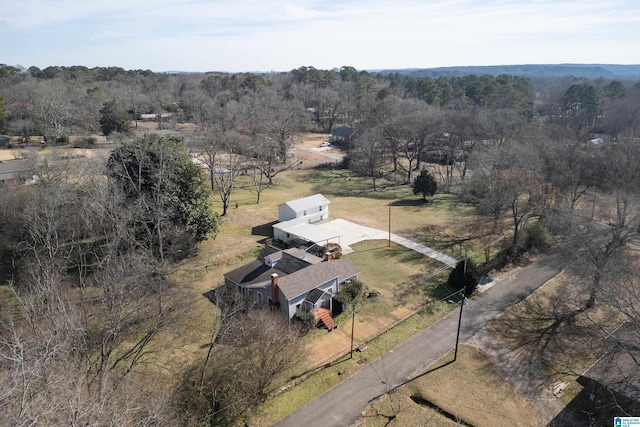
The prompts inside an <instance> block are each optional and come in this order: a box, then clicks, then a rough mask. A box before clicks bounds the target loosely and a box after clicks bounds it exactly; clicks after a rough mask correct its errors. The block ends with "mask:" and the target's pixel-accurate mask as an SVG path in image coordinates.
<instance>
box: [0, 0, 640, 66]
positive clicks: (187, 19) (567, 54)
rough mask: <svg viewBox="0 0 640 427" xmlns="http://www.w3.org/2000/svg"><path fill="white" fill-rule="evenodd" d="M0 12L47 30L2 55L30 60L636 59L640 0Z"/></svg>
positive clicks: (397, 62)
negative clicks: (30, 45)
mask: <svg viewBox="0 0 640 427" xmlns="http://www.w3.org/2000/svg"><path fill="white" fill-rule="evenodd" d="M0 11H1V13H0V22H4V23H5V25H6V26H7V27H8V28H9V31H7V30H4V29H3V28H2V25H1V24H0V36H4V38H5V39H7V38H8V37H9V36H11V37H12V38H13V37H14V36H15V33H16V32H21V33H22V34H24V35H28V36H29V37H33V38H34V39H35V38H37V37H38V34H39V33H40V32H42V34H43V35H47V38H42V39H41V40H38V42H37V43H36V42H34V43H33V45H34V46H38V47H40V46H41V47H42V50H41V51H40V50H38V51H37V52H36V51H33V52H29V51H25V49H18V48H15V49H12V51H10V52H7V53H6V54H8V57H5V58H3V61H4V62H7V63H22V64H28V65H38V66H47V65H51V64H53V63H58V64H61V65H71V64H82V65H88V66H95V65H112V64H113V65H119V66H124V67H125V68H151V69H154V70H166V69H184V70H194V71H204V70H213V69H217V70H229V71H242V70H257V69H262V70H272V69H273V70H288V69H291V68H295V67H298V66H301V65H314V66H316V67H321V68H330V67H335V66H341V65H353V66H355V67H356V68H360V69H362V68H383V67H430V66H445V65H481V64H507V63H541V62H544V63H552V62H614V63H640V49H638V46H640V32H639V31H638V28H640V27H639V25H640V5H638V4H636V3H635V1H633V0H628V1H625V0H601V1H595V0H553V1H551V0H532V1H518V0H503V1H489V0H458V1H440V2H431V1H429V2H426V1H421V0H399V1H394V2H390V1H382V0H376V1H368V0H348V1H338V0H336V1H320V0H298V1H296V0H284V1H278V0H264V1H261V0H238V1H234V0H219V1H215V2H214V1H206V0H198V1H196V0H138V1H134V2H132V1H128V0H92V1H83V0H57V1H56V0H37V1H36V0H22V1H15V0H10V1H9V0H0ZM36 29H37V30H38V31H34V30H36ZM72 31H73V32H72ZM58 35H60V38H57V37H58ZM70 40H73V41H74V42H77V44H76V45H73V44H71V42H70ZM87 41H88V42H87ZM132 46H135V47H136V48H132ZM140 46H144V49H143V50H140V48H139V47H140ZM39 52H42V53H39ZM44 52H47V53H46V54H45V53H44ZM45 55H46V56H45ZM56 59H57V60H56ZM605 59H606V60H605ZM105 61H110V62H109V63H105Z"/></svg>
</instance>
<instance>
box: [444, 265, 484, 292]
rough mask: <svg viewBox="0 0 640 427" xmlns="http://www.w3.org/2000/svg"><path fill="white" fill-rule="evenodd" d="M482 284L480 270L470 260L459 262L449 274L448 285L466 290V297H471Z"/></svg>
mask: <svg viewBox="0 0 640 427" xmlns="http://www.w3.org/2000/svg"><path fill="white" fill-rule="evenodd" d="M478 282H480V275H479V274H478V269H477V268H476V265H475V264H474V262H473V261H471V260H470V259H467V260H461V261H458V263H457V264H456V267H455V268H454V269H453V270H451V273H449V279H448V280H447V283H448V284H449V285H450V286H452V287H453V288H455V289H464V293H465V295H471V294H473V292H474V291H475V290H476V287H477V286H478Z"/></svg>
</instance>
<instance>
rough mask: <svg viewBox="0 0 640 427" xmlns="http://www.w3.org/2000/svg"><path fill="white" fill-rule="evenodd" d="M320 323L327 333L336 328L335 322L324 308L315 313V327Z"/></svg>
mask: <svg viewBox="0 0 640 427" xmlns="http://www.w3.org/2000/svg"><path fill="white" fill-rule="evenodd" d="M320 322H322V324H323V325H324V326H325V327H326V328H327V329H328V330H329V331H331V330H333V329H335V328H337V327H338V325H337V324H336V321H335V320H333V317H331V312H330V311H329V310H328V309H326V308H319V309H318V310H317V311H316V326H318V325H319V324H320Z"/></svg>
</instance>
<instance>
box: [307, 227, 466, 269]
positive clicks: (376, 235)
mask: <svg viewBox="0 0 640 427" xmlns="http://www.w3.org/2000/svg"><path fill="white" fill-rule="evenodd" d="M318 227H320V228H323V229H325V230H327V231H328V232H329V233H330V234H332V235H335V234H340V246H342V251H343V253H345V254H348V253H350V252H352V249H351V248H350V247H349V245H353V244H354V243H358V242H362V241H363V240H388V239H389V232H388V231H384V230H378V229H376V228H371V227H365V226H364V225H360V224H356V223H355V222H351V221H347V220H344V219H334V220H333V221H329V222H325V223H324V224H319V225H318ZM391 241H392V242H394V243H396V244H399V245H402V246H404V247H406V248H409V249H412V250H414V251H416V252H419V253H421V254H423V255H426V256H428V257H430V258H433V259H435V260H437V261H440V262H441V263H443V264H446V265H447V266H449V267H451V268H453V267H455V266H456V262H457V260H456V259H455V258H453V257H450V256H449V255H446V254H443V253H442V252H438V251H436V250H435V249H431V248H430V247H428V246H425V245H422V244H420V243H417V242H414V241H412V240H409V239H406V238H404V237H402V236H398V235H397V234H393V233H391Z"/></svg>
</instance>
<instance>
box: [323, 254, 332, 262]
mask: <svg viewBox="0 0 640 427" xmlns="http://www.w3.org/2000/svg"><path fill="white" fill-rule="evenodd" d="M324 255H325V256H326V257H327V262H330V261H331V260H332V259H333V252H325V254H324Z"/></svg>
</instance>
